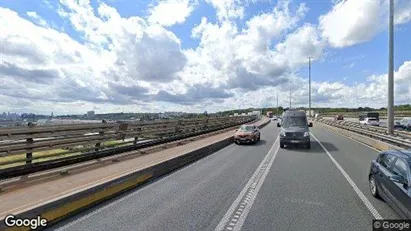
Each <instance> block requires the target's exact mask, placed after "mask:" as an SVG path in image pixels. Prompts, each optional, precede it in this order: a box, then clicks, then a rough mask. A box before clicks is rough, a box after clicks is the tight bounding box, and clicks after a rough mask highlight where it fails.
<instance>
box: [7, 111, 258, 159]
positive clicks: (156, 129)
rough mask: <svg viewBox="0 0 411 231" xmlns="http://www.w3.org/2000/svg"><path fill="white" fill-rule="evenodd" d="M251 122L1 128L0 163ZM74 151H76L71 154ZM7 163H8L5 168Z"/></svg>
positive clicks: (237, 119) (228, 119)
mask: <svg viewBox="0 0 411 231" xmlns="http://www.w3.org/2000/svg"><path fill="white" fill-rule="evenodd" d="M254 119H256V117H255V116H238V117H211V118H201V119H182V120H160V121H150V122H124V123H123V122H120V123H105V122H104V121H103V122H102V123H101V124H96V123H90V124H72V125H54V126H44V127H35V126H34V127H24V128H1V129H0V159H1V157H10V156H14V155H22V154H26V156H25V161H26V163H27V164H30V163H32V160H33V153H35V152H41V151H48V150H56V149H66V150H67V151H66V152H60V153H58V154H57V155H65V154H69V153H73V152H84V151H90V150H95V151H98V150H100V149H103V148H107V146H115V144H111V145H106V143H109V142H111V143H113V141H114V142H115V141H125V142H120V143H121V145H124V144H128V143H133V144H136V143H137V141H140V140H144V139H146V140H147V139H149V140H152V139H159V138H164V137H171V136H178V135H180V134H191V133H196V132H199V131H207V130H216V129H220V128H225V127H230V126H235V125H238V124H242V123H246V122H249V121H252V120H254ZM127 140H130V141H127ZM73 147H78V148H77V149H75V150H73ZM20 161H21V160H20ZM11 162H13V161H11ZM9 163H10V162H7V164H9ZM3 164H4V163H3ZM0 165H1V164H0Z"/></svg>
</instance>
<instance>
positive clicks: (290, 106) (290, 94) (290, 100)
mask: <svg viewBox="0 0 411 231" xmlns="http://www.w3.org/2000/svg"><path fill="white" fill-rule="evenodd" d="M290 109H291V87H290Z"/></svg>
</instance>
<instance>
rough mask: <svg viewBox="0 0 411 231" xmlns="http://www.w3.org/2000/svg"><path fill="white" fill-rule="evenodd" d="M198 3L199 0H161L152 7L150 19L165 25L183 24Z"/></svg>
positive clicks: (151, 21) (152, 21)
mask: <svg viewBox="0 0 411 231" xmlns="http://www.w3.org/2000/svg"><path fill="white" fill-rule="evenodd" d="M197 4H198V1H197V0H195V1H193V0H161V1H159V2H158V4H157V5H155V6H153V7H152V8H150V16H149V17H148V21H149V22H150V23H158V24H160V25H163V26H172V25H174V24H177V23H178V24H181V23H183V22H185V20H186V19H187V17H188V16H190V14H191V13H192V12H193V10H194V9H195V7H196V6H197Z"/></svg>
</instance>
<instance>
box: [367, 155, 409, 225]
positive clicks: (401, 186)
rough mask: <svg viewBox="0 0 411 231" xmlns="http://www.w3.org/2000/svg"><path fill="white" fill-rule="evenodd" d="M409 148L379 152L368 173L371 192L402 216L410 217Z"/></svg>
mask: <svg viewBox="0 0 411 231" xmlns="http://www.w3.org/2000/svg"><path fill="white" fill-rule="evenodd" d="M410 168H411V150H408V151H407V150H388V151H384V152H381V153H380V155H379V156H378V158H377V159H376V160H373V161H372V163H371V168H370V172H369V175H368V179H369V185H370V191H371V194H372V195H373V196H374V197H377V198H382V199H384V201H385V202H387V203H388V204H389V205H390V206H391V207H392V208H393V209H394V210H395V211H396V212H397V213H398V214H399V215H400V216H401V217H402V218H404V219H411V172H410V171H411V170H410Z"/></svg>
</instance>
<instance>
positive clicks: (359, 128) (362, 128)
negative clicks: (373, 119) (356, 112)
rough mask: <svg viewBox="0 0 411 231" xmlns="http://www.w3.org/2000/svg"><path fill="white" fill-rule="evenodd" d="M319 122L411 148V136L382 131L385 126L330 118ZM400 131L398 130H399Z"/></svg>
mask: <svg viewBox="0 0 411 231" xmlns="http://www.w3.org/2000/svg"><path fill="white" fill-rule="evenodd" d="M317 122H320V123H324V124H327V125H330V126H334V127H338V128H342V129H345V130H348V131H352V132H355V133H358V134H361V135H365V136H368V137H371V138H374V139H377V140H381V141H384V142H387V143H390V144H393V145H396V146H398V147H401V148H406V149H409V148H411V136H406V137H404V136H400V135H399V134H398V133H396V135H395V136H391V135H388V134H386V133H385V132H383V131H382V129H383V128H379V127H373V126H368V125H361V124H357V123H355V122H348V121H333V120H328V119H318V120H317ZM397 132H398V131H397Z"/></svg>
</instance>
